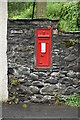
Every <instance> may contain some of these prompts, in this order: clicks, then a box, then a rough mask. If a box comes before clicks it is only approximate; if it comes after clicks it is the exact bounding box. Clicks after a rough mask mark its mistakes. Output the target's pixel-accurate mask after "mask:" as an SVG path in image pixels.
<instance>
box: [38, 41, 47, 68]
mask: <svg viewBox="0 0 80 120" xmlns="http://www.w3.org/2000/svg"><path fill="white" fill-rule="evenodd" d="M38 56H39V57H38V65H39V66H43V67H47V66H48V65H49V45H48V43H47V42H41V43H39V50H38Z"/></svg>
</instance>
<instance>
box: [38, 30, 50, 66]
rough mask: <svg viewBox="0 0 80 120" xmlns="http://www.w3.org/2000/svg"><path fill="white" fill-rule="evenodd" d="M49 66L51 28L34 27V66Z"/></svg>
mask: <svg viewBox="0 0 80 120" xmlns="http://www.w3.org/2000/svg"><path fill="white" fill-rule="evenodd" d="M50 67H51V28H37V29H36V68H50Z"/></svg>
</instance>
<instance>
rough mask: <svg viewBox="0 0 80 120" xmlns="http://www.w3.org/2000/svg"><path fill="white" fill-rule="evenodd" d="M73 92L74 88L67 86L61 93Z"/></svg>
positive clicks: (68, 93)
mask: <svg viewBox="0 0 80 120" xmlns="http://www.w3.org/2000/svg"><path fill="white" fill-rule="evenodd" d="M74 92H76V89H75V88H74V87H72V86H68V87H67V88H66V89H65V90H64V91H63V94H64V95H70V94H73V93H74Z"/></svg>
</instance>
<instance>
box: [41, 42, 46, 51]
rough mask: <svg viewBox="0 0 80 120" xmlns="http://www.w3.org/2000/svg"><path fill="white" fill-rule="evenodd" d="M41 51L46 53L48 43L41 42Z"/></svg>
mask: <svg viewBox="0 0 80 120" xmlns="http://www.w3.org/2000/svg"><path fill="white" fill-rule="evenodd" d="M41 53H46V43H41Z"/></svg>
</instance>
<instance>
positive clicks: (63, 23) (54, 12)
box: [47, 2, 78, 31]
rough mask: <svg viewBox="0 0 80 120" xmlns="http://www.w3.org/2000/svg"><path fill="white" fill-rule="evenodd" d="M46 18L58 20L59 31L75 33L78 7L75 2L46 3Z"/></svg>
mask: <svg viewBox="0 0 80 120" xmlns="http://www.w3.org/2000/svg"><path fill="white" fill-rule="evenodd" d="M47 17H48V18H52V19H56V18H59V19H60V22H59V30H60V31H76V30H78V26H77V18H78V6H77V2H65V3H60V2H58V3H47Z"/></svg>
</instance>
